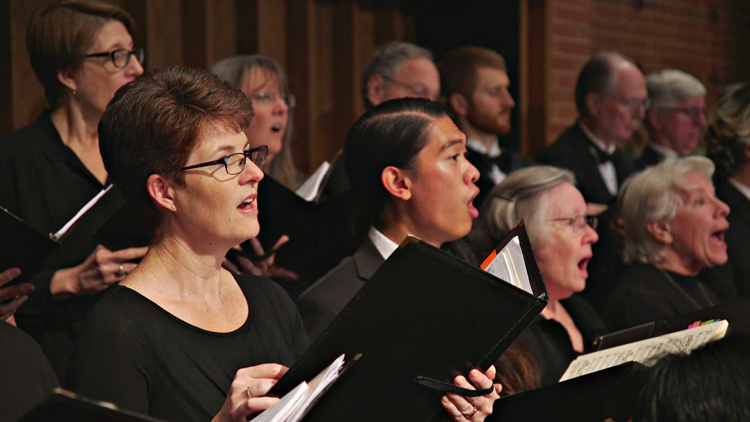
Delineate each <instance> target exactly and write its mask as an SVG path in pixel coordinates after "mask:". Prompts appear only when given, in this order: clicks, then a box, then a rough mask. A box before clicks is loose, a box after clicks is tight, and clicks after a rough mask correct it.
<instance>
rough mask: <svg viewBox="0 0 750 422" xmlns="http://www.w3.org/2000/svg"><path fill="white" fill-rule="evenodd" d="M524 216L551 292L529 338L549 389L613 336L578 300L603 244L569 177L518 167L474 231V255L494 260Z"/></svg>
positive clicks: (491, 198)
mask: <svg viewBox="0 0 750 422" xmlns="http://www.w3.org/2000/svg"><path fill="white" fill-rule="evenodd" d="M521 219H523V220H524V221H525V222H526V225H527V231H528V233H529V239H530V240H531V246H532V247H533V248H534V255H535V256H536V260H537V263H538V265H539V271H540V272H541V274H542V278H543V279H544V283H545V285H546V287H547V292H548V294H549V304H548V305H547V307H545V308H544V310H543V311H542V313H541V316H540V317H538V318H537V319H536V320H535V321H534V323H533V324H532V325H531V326H530V327H529V328H528V329H526V331H525V332H524V334H523V338H524V341H526V342H527V345H528V347H529V349H530V351H531V353H532V354H533V355H534V358H535V359H536V361H537V363H538V365H539V367H540V370H541V375H542V380H541V382H542V385H549V384H552V383H555V382H557V380H559V379H560V376H561V375H562V374H563V372H565V369H566V368H567V367H568V365H569V364H570V362H571V361H573V359H575V358H576V356H578V354H580V353H584V352H586V351H589V347H590V345H591V343H592V341H593V340H594V338H596V336H598V335H601V334H604V333H606V331H607V328H606V326H605V325H604V323H603V322H602V321H601V318H599V316H598V314H597V313H596V311H595V310H594V309H593V308H592V307H591V305H590V304H589V303H588V302H586V300H585V299H583V298H581V297H579V296H577V295H574V294H575V293H578V292H581V291H582V290H583V289H584V288H585V287H586V279H587V278H588V275H589V274H588V271H587V269H586V266H587V265H588V262H589V260H591V257H592V252H591V245H592V244H594V243H596V241H597V240H599V236H598V235H597V234H596V230H595V227H596V218H594V217H590V216H588V215H587V211H586V202H585V201H584V200H583V196H582V195H581V192H579V191H578V189H576V187H575V177H574V176H573V174H572V173H571V172H569V171H567V170H562V169H559V168H556V167H550V166H537V167H529V168H525V169H521V170H517V171H515V172H513V173H512V174H510V175H509V176H508V178H506V179H505V180H504V181H503V182H502V183H500V184H499V185H497V186H495V188H494V189H493V190H492V192H491V193H490V194H489V196H488V197H487V199H486V200H485V202H484V204H483V205H482V209H481V211H480V213H479V218H478V219H477V221H476V222H475V223H474V227H473V228H472V230H471V232H470V234H469V242H470V244H471V248H472V250H473V252H474V255H475V256H476V258H477V259H478V260H481V259H483V258H485V257H486V256H487V255H489V254H490V252H491V251H492V250H493V249H494V248H495V246H497V244H498V242H499V241H500V239H501V238H502V237H503V236H504V235H505V234H507V233H508V232H509V231H510V229H512V228H513V227H514V226H515V225H516V223H517V222H518V221H519V220H521ZM565 299H567V300H565Z"/></svg>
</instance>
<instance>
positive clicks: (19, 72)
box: [0, 0, 413, 171]
mask: <svg viewBox="0 0 750 422" xmlns="http://www.w3.org/2000/svg"><path fill="white" fill-rule="evenodd" d="M51 1H53V0H25V1H24V0H9V1H8V3H4V4H3V5H0V7H3V6H5V7H7V9H8V12H7V13H6V14H5V16H4V17H5V18H7V20H8V22H9V25H2V21H1V20H0V31H3V30H5V31H6V33H7V35H4V38H3V40H0V59H6V60H2V61H1V62H2V63H3V64H2V65H0V84H3V87H2V89H0V101H2V100H7V101H4V102H3V104H7V106H6V108H7V111H6V112H5V113H2V115H3V116H2V117H0V135H1V134H3V133H6V132H8V131H10V130H11V129H17V128H20V127H22V126H25V125H27V124H29V123H31V122H32V121H33V120H34V119H35V118H36V116H37V114H38V113H39V112H40V111H41V109H42V108H44V107H45V106H46V100H45V99H44V95H43V90H42V88H41V86H40V85H39V83H38V81H37V80H36V77H35V75H34V74H33V72H31V69H30V65H29V60H28V56H27V53H26V45H25V42H26V41H25V30H26V25H27V23H28V20H29V17H30V16H31V14H32V13H33V11H34V10H36V9H37V8H39V7H41V6H43V5H45V4H47V3H49V2H51ZM107 1H108V2H109V3H112V4H116V5H119V6H121V7H123V8H124V9H126V10H128V11H129V12H130V13H131V14H132V15H133V18H134V19H135V20H136V24H137V31H136V33H135V34H134V38H135V40H136V43H137V44H138V45H139V46H143V47H145V48H146V63H145V68H146V70H153V69H156V68H162V67H166V66H174V65H180V64H182V65H187V66H197V67H203V68H208V67H209V66H210V65H211V64H213V63H214V62H216V61H217V60H220V59H222V58H225V57H230V56H233V55H236V54H255V53H261V54H266V55H268V56H271V57H273V58H275V59H276V60H278V61H279V62H280V63H281V64H282V65H283V66H284V67H285V69H286V70H287V73H288V76H289V82H290V85H291V90H292V92H293V93H294V94H295V95H296V97H297V109H296V110H295V122H294V123H295V127H294V132H295V136H294V138H293V141H292V146H293V148H294V156H295V162H296V164H297V165H298V167H299V168H300V169H301V170H302V171H311V170H314V169H315V168H316V167H317V166H318V165H320V163H321V162H322V161H323V160H326V159H329V158H331V157H332V156H333V155H334V154H335V153H336V152H337V151H338V150H339V149H341V148H342V147H343V144H344V139H345V136H346V133H347V131H348V129H349V127H350V126H351V124H352V123H353V122H354V121H355V120H356V119H357V118H358V117H359V116H360V115H361V114H362V113H364V111H365V110H364V105H363V103H362V95H361V93H360V78H361V74H362V72H363V70H364V68H365V66H366V65H367V63H368V62H369V60H370V56H371V54H372V51H373V50H374V49H375V48H376V47H377V46H378V45H380V44H382V43H385V42H389V41H393V40H400V39H404V38H405V37H408V36H409V34H412V35H413V25H412V26H410V23H411V20H410V18H404V17H402V15H401V12H400V10H399V0H388V1H374V0H107ZM0 12H2V9H0ZM0 19H2V17H0ZM2 34H3V33H2V32H0V35H2ZM3 43H4V44H3ZM3 81H5V82H3ZM0 111H2V110H1V109H0ZM3 119H4V120H3Z"/></svg>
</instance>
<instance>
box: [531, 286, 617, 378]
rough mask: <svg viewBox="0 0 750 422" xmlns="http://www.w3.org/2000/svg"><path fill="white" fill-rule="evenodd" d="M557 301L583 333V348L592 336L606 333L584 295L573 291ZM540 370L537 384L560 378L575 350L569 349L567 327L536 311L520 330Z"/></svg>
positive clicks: (585, 347)
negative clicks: (523, 328) (530, 320)
mask: <svg viewBox="0 0 750 422" xmlns="http://www.w3.org/2000/svg"><path fill="white" fill-rule="evenodd" d="M560 304H561V305H562V306H563V308H565V310H566V311H567V312H568V314H570V317H571V319H573V322H574V323H575V325H576V327H577V328H578V331H580V332H581V336H582V337H583V347H584V349H583V352H584V353H588V352H590V351H591V345H592V343H593V342H594V340H595V339H596V337H598V336H601V335H604V334H607V332H608V330H607V326H606V325H605V324H604V322H603V321H602V319H601V317H599V314H597V313H596V311H595V310H594V308H593V307H592V306H591V304H589V303H588V302H587V301H586V300H585V299H584V298H582V297H580V296H578V295H577V294H574V295H573V296H571V297H570V298H569V299H566V300H563V301H560ZM522 338H523V340H524V341H525V342H526V344H527V346H528V348H529V350H530V352H531V353H532V354H533V355H534V358H535V359H536V363H537V364H538V365H539V370H540V371H541V385H540V386H541V387H544V386H547V385H551V384H554V383H556V382H558V381H559V380H560V377H562V375H563V373H565V370H566V369H568V365H570V362H572V361H573V360H574V359H575V358H576V357H578V356H579V353H578V352H576V351H575V350H573V344H572V343H571V342H570V336H569V335H568V332H567V330H565V327H563V326H562V325H561V324H560V323H559V322H557V321H555V320H551V319H550V320H548V319H545V318H544V317H542V316H541V315H539V316H538V317H537V318H536V319H535V320H534V322H532V323H531V325H529V327H528V328H527V329H526V330H525V331H524V332H523V334H522Z"/></svg>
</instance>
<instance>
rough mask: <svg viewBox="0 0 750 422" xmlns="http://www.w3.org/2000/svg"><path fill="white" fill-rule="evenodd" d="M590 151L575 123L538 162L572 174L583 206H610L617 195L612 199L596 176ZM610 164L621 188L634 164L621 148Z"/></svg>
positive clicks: (597, 171) (577, 124)
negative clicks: (594, 204)
mask: <svg viewBox="0 0 750 422" xmlns="http://www.w3.org/2000/svg"><path fill="white" fill-rule="evenodd" d="M590 148H591V143H590V142H589V140H588V137H587V136H586V134H585V133H584V132H583V129H581V126H580V123H576V124H575V125H573V126H571V127H570V128H568V129H567V130H566V131H565V132H563V134H562V135H560V137H559V138H557V141H555V143H553V144H552V145H550V146H548V147H547V148H545V149H544V150H542V152H541V153H540V154H539V156H538V157H537V161H538V162H539V163H540V164H550V165H553V166H557V167H562V168H566V169H568V170H570V171H572V172H573V173H574V174H575V175H576V179H577V182H578V184H577V187H578V190H580V191H581V194H583V198H584V199H585V200H586V202H595V203H597V204H604V205H612V204H613V203H614V202H615V200H616V199H617V195H612V194H611V193H609V190H607V185H606V184H605V183H604V179H603V178H602V175H601V173H599V161H598V159H597V158H596V156H595V155H594V154H593V153H592V152H591V150H590ZM612 162H613V164H614V165H615V172H616V173H617V185H618V186H622V183H623V182H625V179H627V178H628V177H629V176H630V175H631V174H633V172H634V171H635V164H634V163H633V161H632V160H631V159H630V158H629V157H628V156H627V155H626V154H625V153H624V152H623V151H622V150H621V149H620V148H617V149H616V150H615V153H614V155H613V156H612Z"/></svg>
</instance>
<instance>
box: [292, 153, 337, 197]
mask: <svg viewBox="0 0 750 422" xmlns="http://www.w3.org/2000/svg"><path fill="white" fill-rule="evenodd" d="M329 168H331V164H329V163H328V161H323V164H321V165H320V167H318V168H317V170H315V171H314V172H313V174H311V175H310V177H308V178H307V180H305V181H304V183H302V185H300V187H298V188H297V191H296V192H295V193H296V194H297V195H299V196H300V197H301V198H302V199H304V200H305V201H307V202H310V201H312V200H313V199H315V198H316V197H317V196H318V191H319V190H320V184H321V183H323V179H324V178H325V175H326V173H328V169H329Z"/></svg>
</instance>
